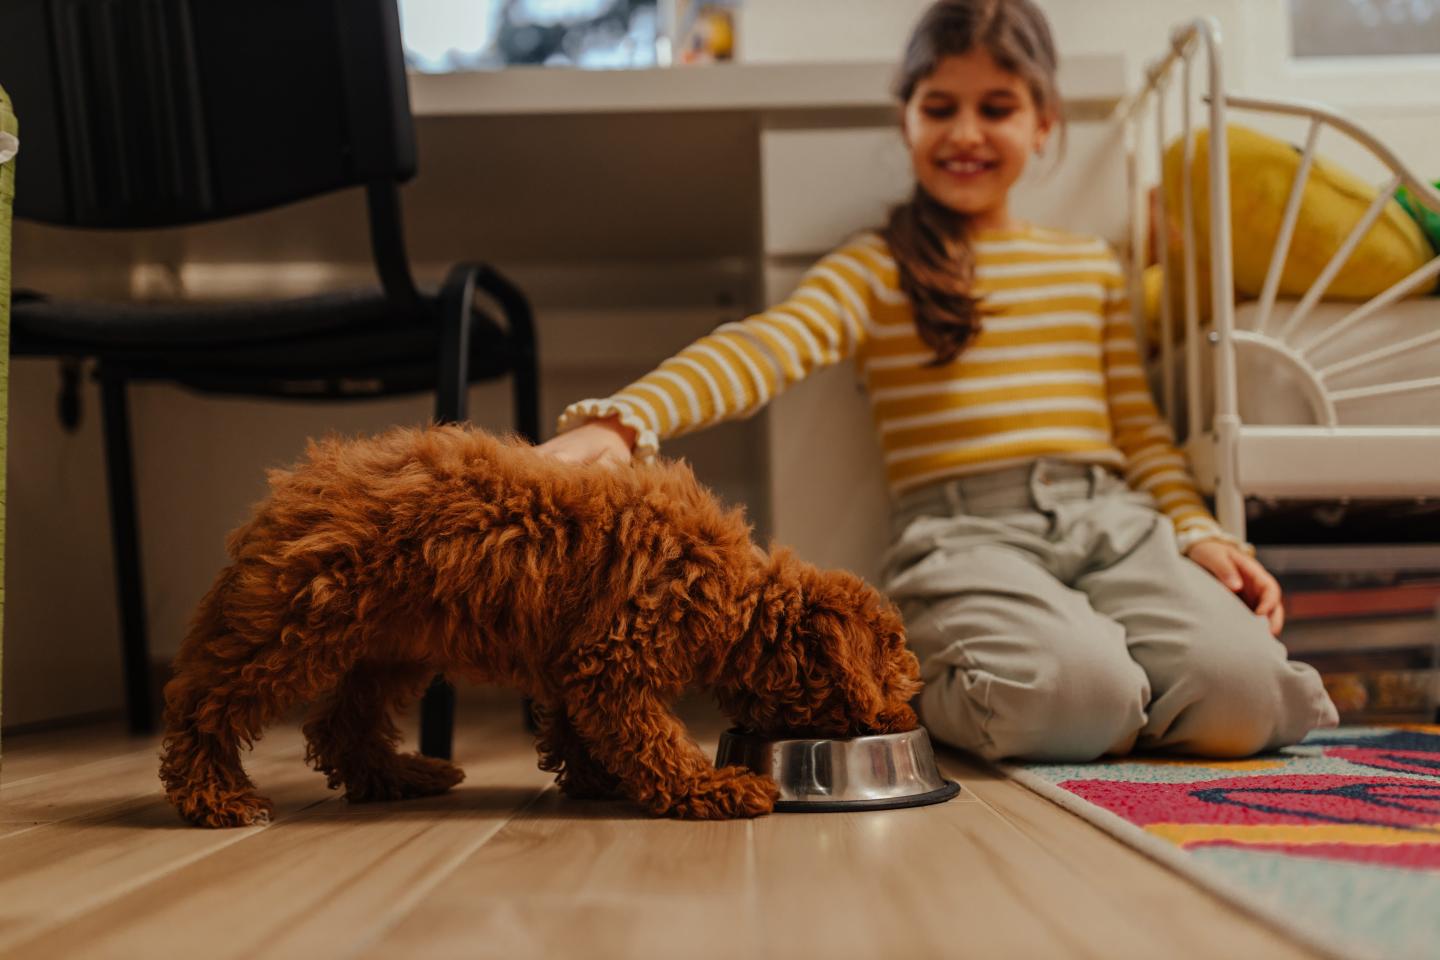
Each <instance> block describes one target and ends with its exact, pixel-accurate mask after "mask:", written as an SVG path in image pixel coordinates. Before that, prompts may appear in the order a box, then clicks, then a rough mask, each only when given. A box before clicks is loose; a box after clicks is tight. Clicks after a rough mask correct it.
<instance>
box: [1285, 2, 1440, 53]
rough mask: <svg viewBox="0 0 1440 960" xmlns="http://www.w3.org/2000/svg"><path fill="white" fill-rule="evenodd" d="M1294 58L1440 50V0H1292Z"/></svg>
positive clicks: (1291, 16)
mask: <svg viewBox="0 0 1440 960" xmlns="http://www.w3.org/2000/svg"><path fill="white" fill-rule="evenodd" d="M1290 23H1291V38H1292V44H1293V48H1292V49H1293V55H1294V56H1295V57H1296V58H1297V59H1298V58H1319V57H1384V56H1397V55H1399V56H1416V55H1419V56H1435V55H1440V0H1290Z"/></svg>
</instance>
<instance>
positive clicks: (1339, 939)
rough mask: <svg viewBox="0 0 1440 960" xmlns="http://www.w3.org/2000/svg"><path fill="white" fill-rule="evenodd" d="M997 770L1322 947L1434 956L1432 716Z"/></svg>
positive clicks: (1436, 813)
mask: <svg viewBox="0 0 1440 960" xmlns="http://www.w3.org/2000/svg"><path fill="white" fill-rule="evenodd" d="M1006 772H1007V773H1008V774H1010V775H1011V776H1012V777H1014V778H1015V779H1016V780H1018V781H1019V782H1021V783H1023V784H1025V785H1026V786H1028V787H1030V788H1031V789H1032V790H1035V791H1036V792H1037V793H1040V794H1042V795H1043V796H1045V797H1048V798H1049V799H1051V800H1054V801H1055V802H1057V803H1059V804H1060V805H1061V806H1064V807H1065V808H1066V809H1068V810H1071V811H1072V812H1074V813H1077V814H1079V815H1080V816H1082V817H1085V818H1086V819H1087V820H1090V821H1091V822H1092V823H1095V824H1096V825H1097V826H1099V827H1101V828H1103V829H1105V830H1107V831H1109V832H1110V833H1112V834H1114V835H1115V836H1116V837H1118V838H1119V839H1121V840H1123V841H1125V842H1126V843H1128V844H1130V845H1132V846H1135V847H1138V848H1140V849H1141V850H1142V851H1144V852H1145V853H1147V854H1149V855H1150V856H1152V857H1154V858H1156V859H1158V860H1160V861H1162V862H1164V863H1166V864H1167V865H1169V866H1171V867H1173V868H1175V869H1177V870H1179V871H1180V872H1182V873H1184V874H1186V875H1187V876H1190V877H1192V878H1193V879H1195V880H1196V881H1198V882H1200V883H1202V884H1204V885H1205V886H1206V887H1208V888H1209V889H1211V890H1213V891H1214V892H1215V893H1217V894H1219V895H1220V896H1222V897H1224V898H1225V899H1227V900H1229V901H1231V902H1233V903H1235V904H1237V905H1239V906H1240V907H1242V908H1244V909H1246V910H1248V911H1250V912H1252V913H1254V914H1257V915H1259V916H1261V917H1263V918H1264V919H1266V920H1268V921H1270V922H1272V923H1274V924H1276V925H1278V926H1280V927H1282V928H1283V929H1284V930H1285V931H1286V932H1287V933H1288V934H1290V935H1291V936H1294V937H1296V938H1298V939H1300V940H1302V941H1304V942H1305V943H1306V944H1307V945H1309V946H1311V947H1313V948H1316V949H1319V950H1321V951H1322V952H1325V953H1328V954H1332V955H1335V956H1344V957H1377V958H1407V960H1408V958H1414V957H1433V958H1440V726H1405V727H1350V728H1342V729H1339V730H1325V731H1317V732H1316V733H1314V734H1311V736H1310V737H1308V738H1307V739H1306V740H1305V742H1304V743H1302V744H1300V745H1298V746H1295V747H1289V748H1287V749H1285V750H1283V751H1281V752H1280V753H1278V754H1273V755H1269V756H1264V757H1257V758H1254V759H1251V760H1243V761H1231V762H1227V761H1206V760H1166V759H1159V758H1150V759H1140V758H1126V760H1124V761H1117V762H1112V763H1092V764H1081V765H1063V764H1025V765H1024V766H1014V767H1007V768H1006Z"/></svg>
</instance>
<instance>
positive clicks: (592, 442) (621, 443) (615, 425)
mask: <svg viewBox="0 0 1440 960" xmlns="http://www.w3.org/2000/svg"><path fill="white" fill-rule="evenodd" d="M634 448H635V431H634V430H632V429H631V428H629V427H627V426H625V425H624V424H623V423H621V422H620V418H619V417H618V416H617V417H605V418H604V419H600V420H591V421H590V422H588V423H585V424H582V425H581V426H578V427H576V428H575V429H574V430H568V431H566V432H565V433H562V434H560V436H558V437H552V438H551V439H549V440H546V441H545V442H544V443H542V444H540V445H539V446H538V447H536V448H535V450H536V452H537V453H541V454H544V455H545V456H547V457H554V458H555V459H556V460H559V461H561V462H562V463H603V464H605V465H606V466H611V467H619V466H624V465H625V464H627V463H629V462H630V456H631V451H632V450H633V449H634Z"/></svg>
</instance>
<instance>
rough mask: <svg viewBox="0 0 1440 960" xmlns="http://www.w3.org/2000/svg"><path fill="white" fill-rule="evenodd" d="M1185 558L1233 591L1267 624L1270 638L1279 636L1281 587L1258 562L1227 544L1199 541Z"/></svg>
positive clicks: (1282, 617)
mask: <svg viewBox="0 0 1440 960" xmlns="http://www.w3.org/2000/svg"><path fill="white" fill-rule="evenodd" d="M1186 556H1188V557H1189V558H1190V559H1191V560H1194V561H1195V562H1196V563H1198V564H1200V566H1202V567H1204V568H1205V569H1206V570H1208V571H1210V573H1212V574H1213V575H1214V576H1215V579H1216V580H1219V581H1220V582H1221V583H1223V584H1225V586H1227V587H1229V588H1230V589H1231V590H1234V591H1235V592H1236V593H1237V594H1238V595H1239V596H1240V599H1242V600H1244V601H1245V603H1246V604H1247V605H1248V606H1249V607H1250V609H1251V610H1254V611H1255V612H1256V613H1257V614H1259V615H1260V616H1262V617H1264V618H1265V619H1267V620H1269V621H1270V633H1271V634H1273V635H1274V636H1277V637H1278V636H1279V635H1280V628H1281V627H1283V626H1284V625H1285V608H1284V606H1283V605H1281V603H1280V584H1278V583H1276V582H1275V578H1274V577H1273V576H1271V575H1270V571H1269V570H1266V569H1265V568H1264V567H1263V566H1261V565H1260V561H1258V560H1256V559H1255V558H1254V557H1252V556H1250V554H1248V553H1246V552H1245V551H1244V550H1242V549H1240V548H1239V547H1238V546H1236V545H1235V544H1233V543H1230V542H1229V541H1228V540H1201V541H1200V542H1199V543H1197V544H1195V546H1193V547H1191V548H1190V550H1189V551H1188V552H1187V553H1186Z"/></svg>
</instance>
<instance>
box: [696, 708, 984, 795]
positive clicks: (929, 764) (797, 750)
mask: <svg viewBox="0 0 1440 960" xmlns="http://www.w3.org/2000/svg"><path fill="white" fill-rule="evenodd" d="M736 765H738V766H742V767H749V768H750V769H751V770H754V771H755V772H756V773H763V774H765V775H767V776H769V777H770V778H772V779H773V780H774V781H775V782H776V783H777V784H779V786H780V799H779V801H778V802H777V803H776V804H775V809H776V810H777V811H781V812H789V813H798V812H813V813H825V812H831V811H836V812H838V811H842V810H888V809H891V808H894V807H923V806H925V805H927V804H931V803H941V802H943V801H945V800H949V799H950V798H951V797H953V796H955V794H957V793H959V792H960V785H959V784H957V783H954V782H953V781H950V780H946V779H945V778H944V777H942V776H941V775H940V768H939V767H938V766H936V764H935V751H934V750H932V749H931V748H930V735H929V734H928V733H926V732H925V728H924V727H917V728H915V729H914V730H911V731H909V732H907V733H889V734H884V735H882V736H875V737H853V738H851V739H848V740H765V739H762V738H760V737H757V736H754V735H752V734H747V733H744V732H743V731H739V730H730V731H727V732H726V733H724V734H722V735H721V736H720V748H719V750H717V751H716V754H715V766H717V767H726V766H736Z"/></svg>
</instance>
